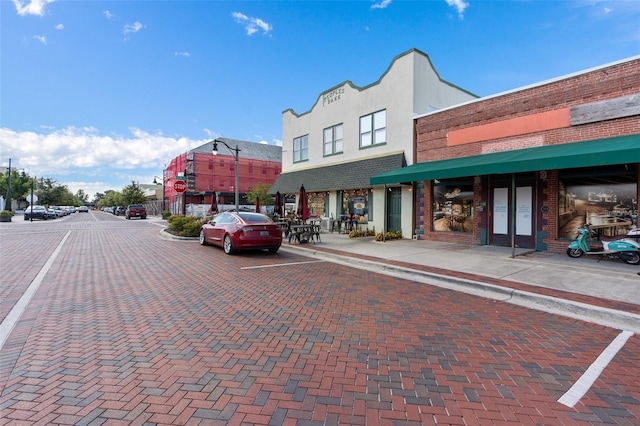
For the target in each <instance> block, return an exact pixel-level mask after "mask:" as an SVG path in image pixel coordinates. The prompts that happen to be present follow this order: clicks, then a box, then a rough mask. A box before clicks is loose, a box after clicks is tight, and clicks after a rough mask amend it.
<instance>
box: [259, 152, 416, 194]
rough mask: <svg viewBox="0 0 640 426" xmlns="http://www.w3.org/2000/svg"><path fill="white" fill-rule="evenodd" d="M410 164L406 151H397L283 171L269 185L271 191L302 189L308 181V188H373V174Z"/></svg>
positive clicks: (285, 191) (328, 189)
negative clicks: (371, 182) (322, 165)
mask: <svg viewBox="0 0 640 426" xmlns="http://www.w3.org/2000/svg"><path fill="white" fill-rule="evenodd" d="M406 164H407V163H406V161H405V158H404V153H397V154H392V155H386V156H383V157H373V158H367V159H364V160H358V161H352V162H349V163H341V164H333V165H330V166H326V167H315V168H311V169H306V170H299V171H295V172H288V173H281V174H280V175H278V177H277V178H276V181H275V182H274V183H273V185H271V188H269V194H275V193H276V192H278V191H280V193H282V194H294V193H297V192H298V191H299V190H300V185H304V188H305V189H306V190H307V192H319V191H335V190H344V189H355V188H369V187H370V186H371V185H370V184H369V178H370V177H371V176H373V175H376V174H379V173H384V172H388V171H390V170H395V169H398V168H400V167H403V166H405V165H406Z"/></svg>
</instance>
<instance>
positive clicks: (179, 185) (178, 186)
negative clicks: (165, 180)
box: [173, 180, 187, 193]
mask: <svg viewBox="0 0 640 426" xmlns="http://www.w3.org/2000/svg"><path fill="white" fill-rule="evenodd" d="M173 189H175V191H176V192H178V193H182V192H184V191H186V190H187V184H186V183H184V182H183V181H181V180H177V181H176V182H175V183H174V184H173Z"/></svg>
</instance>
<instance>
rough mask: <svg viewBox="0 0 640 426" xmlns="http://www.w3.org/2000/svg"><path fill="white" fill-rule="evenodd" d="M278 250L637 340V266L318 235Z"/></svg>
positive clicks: (519, 251) (639, 269) (490, 248)
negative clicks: (318, 239)
mask: <svg viewBox="0 0 640 426" xmlns="http://www.w3.org/2000/svg"><path fill="white" fill-rule="evenodd" d="M321 239H322V242H320V243H317V244H313V243H308V244H298V243H291V244H289V243H288V242H287V241H284V242H283V244H282V247H281V250H285V251H294V252H298V253H303V254H305V255H306V256H310V257H317V258H322V259H327V260H330V261H332V262H338V263H343V264H349V265H353V266H355V267H360V268H365V269H375V270H376V272H381V273H386V274H389V275H397V276H401V277H403V278H408V279H413V280H416V281H424V282H426V283H429V284H432V285H440V286H443V287H447V288H453V289H455V290H458V291H465V292H469V293H474V294H478V295H480V296H484V297H489V298H494V299H500V300H505V301H508V302H509V303H516V304H519V305H523V306H528V307H531V308H533V309H541V310H544V311H547V312H553V313H558V314H561V315H566V316H570V317H574V318H578V319H583V320H587V321H591V322H595V323H598V324H602V325H606V326H612V327H615V328H620V329H626V330H631V331H634V332H637V333H640V276H638V275H637V273H638V272H640V266H638V265H628V264H626V263H624V262H622V261H619V260H609V259H602V260H600V261H598V259H599V257H588V256H586V255H585V256H583V257H582V258H579V259H572V258H570V257H568V256H567V255H565V254H551V253H543V252H531V251H530V250H523V249H516V253H515V254H516V256H515V257H512V254H513V253H512V249H511V247H497V246H467V245H462V244H455V243H440V242H433V241H425V240H407V239H403V240H389V241H386V242H378V241H375V240H374V238H373V237H366V238H349V237H348V236H347V235H345V234H337V233H328V232H323V233H322V234H321Z"/></svg>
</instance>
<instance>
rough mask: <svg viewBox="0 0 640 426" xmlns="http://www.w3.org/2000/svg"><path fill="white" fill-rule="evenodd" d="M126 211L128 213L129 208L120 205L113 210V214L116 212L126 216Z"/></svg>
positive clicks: (118, 214)
mask: <svg viewBox="0 0 640 426" xmlns="http://www.w3.org/2000/svg"><path fill="white" fill-rule="evenodd" d="M126 213H127V209H126V208H125V207H124V206H118V207H116V209H115V210H114V211H113V214H115V215H116V216H124V215H125V214H126Z"/></svg>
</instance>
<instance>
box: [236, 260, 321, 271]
mask: <svg viewBox="0 0 640 426" xmlns="http://www.w3.org/2000/svg"><path fill="white" fill-rule="evenodd" d="M320 262H326V261H325V260H310V261H308V262H290V263H277V264H275V265H262V266H245V267H244V268H240V269H241V270H242V269H262V268H275V267H280V266H292V265H306V264H308V263H320Z"/></svg>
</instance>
